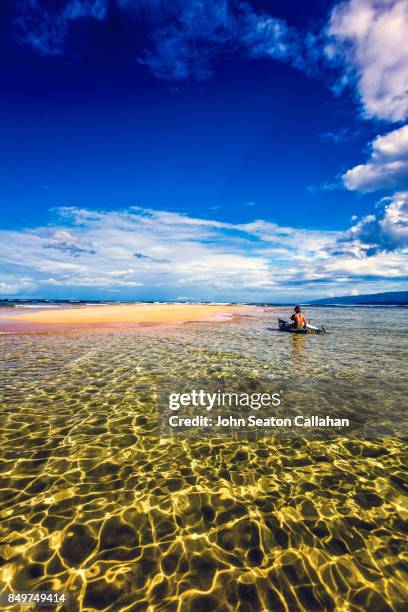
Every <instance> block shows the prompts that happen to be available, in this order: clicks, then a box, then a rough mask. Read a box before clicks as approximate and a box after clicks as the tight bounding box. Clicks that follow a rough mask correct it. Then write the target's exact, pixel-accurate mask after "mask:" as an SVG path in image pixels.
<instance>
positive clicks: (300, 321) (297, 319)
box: [290, 306, 307, 329]
mask: <svg viewBox="0 0 408 612" xmlns="http://www.w3.org/2000/svg"><path fill="white" fill-rule="evenodd" d="M290 318H291V320H292V321H293V322H294V326H295V327H296V328H297V329H303V328H304V327H306V323H307V321H306V319H305V316H304V315H303V313H302V311H301V309H300V306H295V312H294V313H293V315H292V316H291V317H290Z"/></svg>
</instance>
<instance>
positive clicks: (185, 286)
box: [0, 200, 406, 301]
mask: <svg viewBox="0 0 408 612" xmlns="http://www.w3.org/2000/svg"><path fill="white" fill-rule="evenodd" d="M404 202H405V200H404ZM405 205H406V204H405V203H404V204H399V203H398V202H397V201H395V202H394V201H392V202H389V203H388V204H387V209H386V212H384V214H383V217H381V218H380V216H379V217H378V224H380V226H381V228H382V229H381V231H382V232H383V234H384V236H385V235H386V236H387V240H388V243H387V244H386V243H385V238H383V239H381V240H380V239H379V238H378V236H379V232H377V242H375V240H374V238H373V240H372V242H370V245H371V247H372V252H371V253H368V247H367V244H368V243H366V238H365V235H363V226H364V229H365V230H367V227H368V226H367V223H368V221H367V219H365V220H363V221H361V222H360V226H359V227H360V228H361V231H357V230H353V229H352V230H350V232H349V233H347V234H346V235H344V234H342V233H341V232H335V231H321V230H307V229H303V230H299V229H295V228H292V227H288V226H279V225H277V224H274V223H270V222H268V221H264V220H256V221H253V222H251V223H245V224H232V223H223V222H220V221H217V220H211V219H210V220H206V219H199V218H195V217H189V216H187V215H181V214H178V213H174V212H167V211H153V210H149V209H142V208H132V209H127V210H123V211H88V210H86V209H77V208H72V207H70V208H62V209H60V210H59V211H57V212H59V222H58V224H57V225H55V226H52V227H50V226H47V227H38V228H34V229H27V230H21V231H5V230H4V231H2V232H0V261H1V264H0V282H2V283H3V285H2V286H0V291H2V292H3V294H10V295H12V294H16V293H17V294H30V293H31V294H32V293H33V292H35V294H36V295H44V292H45V293H46V295H47V296H50V295H51V296H52V295H54V296H55V295H56V294H55V291H58V295H59V296H61V295H66V296H71V297H78V296H83V295H86V296H88V297H90V296H91V297H92V295H94V294H95V291H96V290H98V291H99V294H98V295H103V294H104V292H108V293H109V292H111V291H114V292H115V293H116V294H117V295H119V294H120V295H121V296H123V297H128V298H130V297H133V298H136V299H142V298H144V299H149V298H150V299H155V298H157V297H162V298H166V299H167V298H168V299H174V298H175V297H177V296H178V295H179V294H180V293H181V292H182V293H183V294H187V295H189V296H192V298H195V299H208V300H221V301H225V300H230V299H231V300H233V299H236V300H249V301H256V300H262V301H263V300H267V299H269V300H274V299H275V300H276V299H289V298H290V296H293V297H294V299H295V298H296V297H297V296H299V295H305V294H306V295H308V296H313V295H315V296H319V295H322V294H323V295H324V294H326V293H328V292H329V291H331V292H333V291H334V292H336V290H337V288H338V287H339V286H341V291H342V292H344V291H345V290H346V289H347V286H348V285H350V287H351V286H354V284H355V283H356V282H359V283H363V284H364V283H366V284H367V283H369V282H370V281H372V280H373V279H376V280H378V279H380V280H381V279H382V280H383V281H384V282H385V280H386V279H387V278H394V279H395V280H396V281H397V280H398V279H400V278H402V277H403V276H404V273H405V274H406V252H405V251H403V250H401V247H402V246H403V245H404V244H405V243H404V242H403V233H402V229H401V223H403V222H405V221H404V220H405V217H404V215H405V214H406V213H405ZM357 225H358V224H356V226H357ZM356 226H355V227H356ZM50 241H51V242H53V243H56V245H57V248H55V246H56V245H55V244H54V246H53V247H52V248H50V247H49V244H50ZM392 241H393V242H392ZM61 244H62V247H61ZM375 244H376V248H375V249H374V246H375ZM67 245H68V247H67ZM84 245H85V246H84ZM86 245H87V246H86ZM89 245H92V246H91V247H89ZM386 249H388V250H389V251H391V250H393V252H392V253H391V254H388V255H387V257H384V252H383V251H384V250H386ZM394 249H399V250H398V251H397V250H394ZM135 253H136V254H138V255H141V254H142V257H139V256H138V257H135ZM367 255H372V256H370V257H368V256H367ZM1 270H4V271H3V272H1ZM24 279H25V280H24ZM370 288H371V287H370ZM84 292H85V293H84Z"/></svg>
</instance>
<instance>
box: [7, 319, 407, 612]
mask: <svg viewBox="0 0 408 612" xmlns="http://www.w3.org/2000/svg"><path fill="white" fill-rule="evenodd" d="M307 314H308V315H309V316H310V317H311V318H312V320H313V321H315V322H316V323H323V324H325V325H326V326H327V328H328V330H329V331H330V332H331V334H330V335H326V336H312V335H308V336H305V337H299V336H294V335H291V334H284V333H278V332H275V331H270V330H268V327H272V328H275V327H276V318H277V316H282V315H287V311H285V310H282V311H280V310H278V309H273V310H266V311H265V312H264V314H263V315H259V316H257V317H250V318H247V317H244V318H241V319H239V320H237V321H234V322H232V323H222V324H214V323H203V322H202V323H191V324H185V325H179V326H175V327H169V328H160V329H141V330H139V331H137V330H135V329H133V330H131V329H129V330H120V331H106V330H105V331H99V332H89V331H87V332H71V333H64V334H7V335H4V336H1V337H0V342H1V346H2V351H1V357H0V359H1V363H0V376H1V380H2V387H1V391H0V394H1V413H2V414H1V418H2V437H3V442H2V446H1V451H0V457H1V480H0V492H1V499H2V504H1V506H2V511H1V514H0V521H1V522H0V532H1V541H2V543H1V547H0V555H1V560H2V563H3V568H2V570H1V571H2V573H1V577H2V585H3V586H4V588H12V589H13V590H16V591H17V590H19V591H23V590H27V589H31V590H34V589H35V590H38V589H44V590H46V589H48V590H50V589H64V590H65V591H66V592H67V593H69V594H70V603H69V606H68V607H67V608H66V609H69V610H79V609H81V608H82V609H86V610H93V609H108V610H124V609H126V610H127V609H129V610H130V609H131V610H147V609H148V608H149V606H150V610H156V609H157V610H176V609H180V610H183V611H184V610H190V609H194V610H195V611H197V610H201V609H206V610H213V609H219V610H236V609H237V608H238V609H240V610H285V609H286V610H288V609H289V610H296V609H299V610H324V609H327V610H330V609H335V608H336V607H337V609H341V610H343V609H344V610H361V609H364V610H388V609H394V610H402V609H403V606H404V602H406V601H407V598H408V589H407V586H406V585H407V573H406V572H407V562H406V558H405V556H404V555H405V551H406V544H407V539H406V535H407V532H408V521H407V504H406V494H407V491H408V482H407V478H406V475H405V471H406V455H407V450H406V439H407V408H406V391H407V388H408V368H407V355H408V325H407V322H406V317H405V316H404V314H405V311H403V310H402V309H390V308H384V309H379V308H378V309H377V308H376V309H370V308H336V309H330V308H324V309H314V310H313V309H308V310H307ZM184 388H191V389H193V388H196V389H200V388H208V389H209V390H212V389H225V390H231V391H237V390H240V391H245V390H247V391H251V392H252V391H254V390H256V391H260V392H262V391H264V390H268V391H270V390H282V391H283V398H284V401H283V402H282V406H281V407H279V410H278V411H277V412H278V413H281V414H282V415H283V414H299V413H301V412H302V411H303V412H307V413H309V414H321V415H323V414H339V415H341V416H348V417H349V418H350V421H351V423H352V427H351V428H350V430H349V431H347V432H345V431H342V432H341V435H340V436H339V435H333V432H331V434H330V435H328V434H327V432H321V433H320V432H319V433H318V434H317V435H313V434H312V433H311V432H300V433H297V432H296V433H295V435H293V434H292V435H285V434H284V433H282V432H277V433H276V434H275V432H273V431H272V432H270V433H269V434H268V435H266V436H265V437H260V436H259V435H258V436H256V435H253V434H251V435H245V433H244V434H242V432H241V437H240V436H239V435H238V434H237V432H235V431H230V432H224V433H223V435H219V436H218V435H217V437H214V435H213V434H212V433H211V432H208V431H202V432H200V435H196V436H185V435H179V436H177V435H176V436H172V437H170V436H169V435H168V431H167V430H166V428H165V427H163V424H162V422H163V411H164V410H165V408H164V407H160V409H159V410H158V408H157V398H159V400H161V398H162V397H163V395H164V394H165V393H167V392H171V391H179V390H181V389H184ZM159 403H160V401H159ZM279 411H280V412H279Z"/></svg>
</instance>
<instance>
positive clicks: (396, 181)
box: [342, 125, 408, 192]
mask: <svg viewBox="0 0 408 612" xmlns="http://www.w3.org/2000/svg"><path fill="white" fill-rule="evenodd" d="M342 178H343V183H344V185H345V187H346V188H347V189H350V190H351V191H365V192H369V191H375V190H377V189H386V188H390V189H393V190H394V189H403V188H405V187H407V186H408V125H404V126H403V127H401V128H399V129H397V130H393V131H392V132H389V133H388V134H385V135H384V136H377V138H375V139H374V140H373V142H372V144H371V155H370V159H369V161H368V162H367V163H366V164H359V165H358V166H355V167H354V168H352V169H351V170H348V171H347V172H346V173H345V174H344V175H343V177H342Z"/></svg>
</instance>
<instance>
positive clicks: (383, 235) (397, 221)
mask: <svg viewBox="0 0 408 612" xmlns="http://www.w3.org/2000/svg"><path fill="white" fill-rule="evenodd" d="M381 204H382V206H380V209H379V210H378V211H376V212H375V213H374V214H371V215H367V216H366V217H364V218H363V219H361V220H360V221H358V223H356V224H355V225H354V226H353V227H351V228H350V229H349V231H348V232H347V234H346V236H345V242H346V243H347V242H349V243H350V244H351V245H353V247H354V252H355V253H365V254H368V255H374V254H377V253H380V252H392V251H398V250H402V249H404V248H407V247H408V192H400V193H396V194H394V196H392V197H391V198H384V200H383V201H382V202H381Z"/></svg>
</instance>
